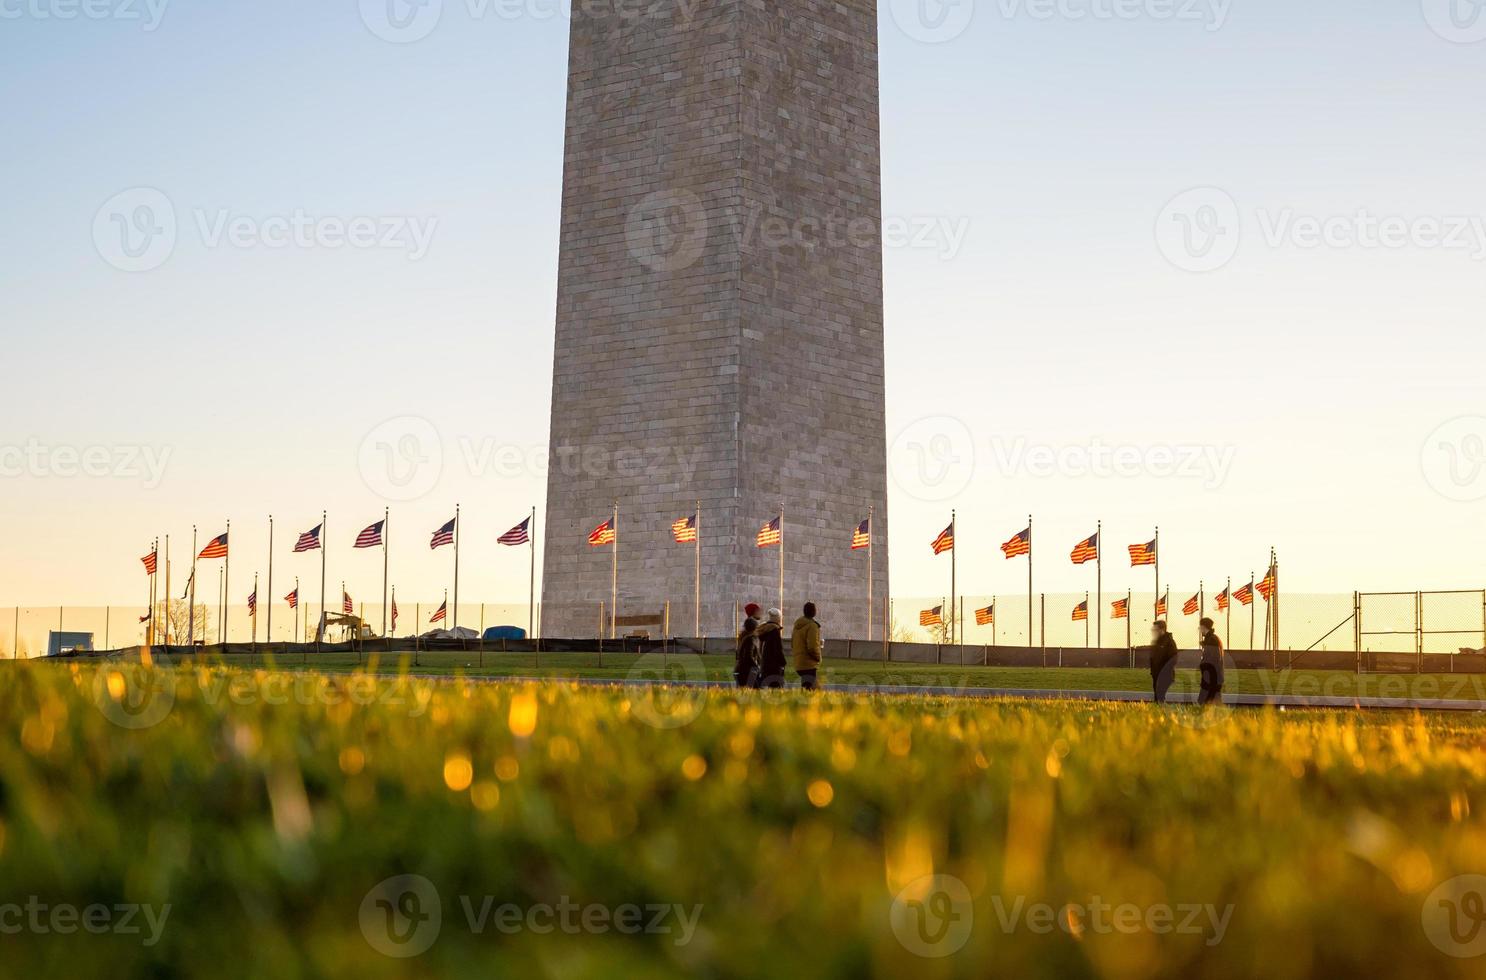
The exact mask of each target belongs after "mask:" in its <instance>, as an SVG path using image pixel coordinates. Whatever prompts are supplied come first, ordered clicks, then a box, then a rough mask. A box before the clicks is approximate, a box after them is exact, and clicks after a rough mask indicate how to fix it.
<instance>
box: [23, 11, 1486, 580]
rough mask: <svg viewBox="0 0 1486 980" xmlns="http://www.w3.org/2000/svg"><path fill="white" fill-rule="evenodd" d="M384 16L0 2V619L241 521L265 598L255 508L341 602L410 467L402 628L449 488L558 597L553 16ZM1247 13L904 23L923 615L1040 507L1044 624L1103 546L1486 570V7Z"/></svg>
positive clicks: (901, 261) (917, 559)
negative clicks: (535, 513)
mask: <svg viewBox="0 0 1486 980" xmlns="http://www.w3.org/2000/svg"><path fill="white" fill-rule="evenodd" d="M384 2H386V0H365V2H363V3H360V4H359V5H358V3H357V2H356V0H338V2H335V3H303V2H298V0H295V2H291V0H257V2H253V3H234V4H224V3H208V2H204V0H192V2H187V0H175V2H165V0H153V2H152V3H146V2H145V0H89V3H88V4H83V3H81V0H0V77H3V78H4V82H5V85H4V89H5V92H6V98H5V99H4V100H3V103H0V140H3V147H4V152H3V153H0V186H3V187H4V188H5V195H6V207H5V221H4V223H3V226H0V324H3V329H4V334H5V339H6V348H5V349H6V358H5V371H4V380H3V382H0V391H3V393H4V395H3V398H4V406H3V407H4V412H3V418H4V428H3V432H0V447H3V452H4V455H3V456H0V464H3V466H4V473H3V476H0V487H3V492H4V506H3V508H0V522H3V525H0V541H3V550H4V557H5V560H4V561H3V562H0V605H12V604H16V603H20V604H23V605H33V604H34V605H45V604H53V605H55V604H59V603H68V604H101V603H104V602H110V603H121V604H122V603H137V601H138V600H139V598H140V597H141V596H142V595H143V577H142V574H141V569H140V566H139V564H138V561H137V559H138V556H139V555H141V554H143V553H144V552H145V551H146V550H147V542H148V541H149V539H150V538H151V537H153V536H155V535H156V534H164V533H166V532H167V531H168V532H170V533H171V535H172V538H173V541H174V542H175V555H176V557H177V569H178V571H177V581H180V580H181V578H182V577H183V575H182V573H181V572H180V571H179V568H180V567H181V563H182V562H184V561H185V560H186V559H187V558H188V555H187V550H188V549H187V546H186V542H188V541H189V535H190V529H191V525H192V524H193V523H196V524H199V525H200V526H201V531H202V534H203V539H204V538H205V537H206V536H209V535H210V534H213V533H216V532H218V531H220V530H221V529H222V524H223V521H224V520H225V519H226V518H228V517H231V518H232V519H233V529H234V532H235V534H234V537H235V544H236V548H235V549H234V556H233V557H234V561H233V575H234V579H235V581H236V582H242V583H246V582H247V580H248V579H249V578H250V577H251V574H252V572H253V571H254V570H255V569H256V570H262V569H263V568H264V567H265V558H264V554H265V551H266V535H267V529H266V516H267V515H268V514H269V513H273V514H274V515H276V517H277V518H278V526H279V545H280V548H279V551H278V558H277V559H276V575H277V576H280V577H281V578H279V581H287V576H292V575H293V574H296V573H299V574H302V575H304V576H307V577H309V576H316V575H318V572H319V563H318V561H317V560H315V559H313V558H307V557H305V556H296V557H294V558H291V557H290V556H289V555H288V553H287V551H288V545H289V543H290V542H291V541H292V538H293V536H294V534H296V533H297V532H298V531H301V530H305V529H307V528H309V527H311V526H313V525H314V524H316V523H317V522H318V520H319V513H320V511H321V509H322V508H328V509H329V510H330V512H331V528H330V536H331V541H332V545H333V546H334V550H332V552H331V569H330V576H331V578H332V580H333V581H338V580H340V579H341V578H346V579H349V580H350V581H351V582H352V589H353V592H356V593H360V594H362V595H365V596H366V597H367V598H370V597H371V596H370V594H371V593H373V592H376V591H379V589H380V556H379V555H376V554H371V553H364V552H363V553H352V552H351V551H350V549H349V544H350V541H351V539H352V538H353V537H354V535H355V532H356V531H357V530H359V529H360V528H361V527H362V526H364V525H365V524H367V523H369V522H371V521H372V520H375V519H376V518H377V517H378V516H380V514H381V511H382V507H383V506H384V494H383V492H381V491H384V490H385V489H386V486H387V484H386V483H385V481H386V480H392V481H393V482H394V483H397V484H398V485H399V486H398V488H397V489H398V493H399V494H400V495H409V496H416V499H413V500H411V501H407V502H397V503H395V504H394V511H393V520H394V544H395V546H396V548H395V550H394V566H395V567H394V572H393V578H394V580H395V581H396V582H398V583H399V586H400V588H399V593H400V595H403V596H409V597H419V598H423V599H428V598H436V597H437V596H438V595H439V594H440V592H441V590H442V588H443V586H444V584H445V582H446V581H447V578H448V574H447V572H448V559H447V555H448V553H447V552H442V551H441V552H438V553H436V554H430V552H429V549H428V547H427V540H428V536H429V534H430V533H431V532H432V531H433V529H434V528H435V527H437V526H438V525H439V524H440V523H442V522H443V521H444V520H446V519H447V518H448V517H450V516H452V513H453V510H454V505H455V503H456V502H460V503H462V504H463V505H464V513H465V515H466V522H465V525H464V533H465V537H464V543H465V550H464V556H465V557H464V568H463V570H462V581H461V592H462V597H463V598H465V599H467V600H470V601H477V600H479V599H482V598H484V599H489V600H491V601H496V600H512V599H519V598H522V597H524V596H525V594H526V585H527V581H526V576H527V562H526V557H527V556H526V554H525V552H524V551H521V550H516V549H500V548H498V547H497V546H496V545H495V543H494V538H495V536H496V535H497V534H499V533H500V532H502V531H504V530H506V529H507V528H508V527H510V526H511V525H512V524H514V523H516V522H517V521H519V520H520V519H521V518H522V517H523V516H524V515H525V514H526V512H527V511H528V509H529V507H530V506H531V505H532V504H533V503H538V504H539V503H540V502H541V501H542V499H543V496H544V493H543V487H544V485H545V478H544V475H543V472H542V467H541V465H540V460H541V458H542V453H541V447H542V445H543V443H544V441H545V439H546V435H547V410H548V400H549V384H550V380H549V372H550V365H551V354H552V351H551V343H552V339H551V338H552V327H553V307H554V297H555V280H556V262H557V230H558V210H559V199H560V191H561V160H562V131H563V111H564V94H565V93H564V89H565V83H566V59H567V21H566V18H565V16H563V15H562V13H561V12H560V11H558V10H555V9H554V8H552V7H551V6H549V5H547V4H545V3H544V2H543V0H523V2H507V3H504V4H501V3H497V2H495V0H490V2H489V3H482V2H481V0H443V3H442V4H441V5H439V4H437V2H436V0H430V2H431V3H433V4H434V5H433V6H432V7H426V8H424V9H423V10H421V11H416V10H415V11H412V12H411V15H410V16H411V17H412V19H411V20H409V21H408V23H409V24H411V25H412V26H411V28H409V30H411V31H413V32H416V33H420V34H423V33H426V36H422V37H419V38H418V39H416V40H410V39H409V37H408V35H407V34H406V33H404V34H402V35H400V36H398V35H396V33H395V32H389V30H388V24H389V21H388V20H387V17H386V8H385V7H382V4H383V3H384ZM393 2H395V3H397V4H399V5H400V4H401V3H402V0H393ZM1217 3H1218V0H1202V2H1191V0H1144V2H1140V3H1135V2H1123V0H1122V2H1119V3H1117V2H1115V0H1058V2H1056V3H1049V2H1043V0H990V2H981V3H978V4H975V5H974V6H970V5H968V4H967V5H962V6H950V7H940V6H938V4H937V0H926V3H925V5H924V6H923V7H922V8H921V7H920V5H919V4H918V2H917V0H912V2H909V0H904V2H893V3H891V4H889V3H888V2H886V0H884V3H883V6H882V9H881V12H880V14H881V16H880V20H881V25H880V35H881V83H882V138H883V195H884V202H883V203H884V211H885V214H886V215H887V217H888V219H889V222H890V226H891V229H892V230H890V236H889V237H890V238H894V237H895V240H890V241H889V242H888V243H887V246H886V251H885V255H886V270H885V271H886V298H887V311H886V312H887V355H888V358H887V362H888V394H887V400H888V422H889V425H888V428H889V432H888V437H889V441H890V442H891V443H892V444H893V447H894V448H893V452H892V467H893V480H892V483H891V491H892V496H891V497H890V500H889V502H888V505H889V509H890V513H891V519H892V530H891V534H892V539H891V548H892V553H893V591H894V593H896V594H899V595H926V594H938V593H940V592H942V591H945V590H946V589H947V567H946V565H945V563H944V561H943V560H942V559H935V558H934V557H933V556H932V555H931V554H930V551H929V547H928V545H929V542H930V540H931V539H932V538H933V537H934V535H935V534H936V533H937V532H938V531H939V530H940V529H941V528H942V527H943V526H944V524H945V523H947V521H948V517H949V510H950V508H951V507H954V508H958V510H959V514H960V534H959V541H960V554H959V562H960V563H959V582H960V584H961V587H962V589H964V590H966V591H971V592H982V593H989V592H1002V593H1010V592H1014V591H1016V590H1018V589H1020V588H1023V587H1024V581H1025V578H1024V576H1025V570H1024V566H1023V565H1022V564H1021V562H1020V561H1017V562H1008V561H1004V560H1003V559H1002V557H1001V554H1000V552H999V551H998V550H997V548H996V546H997V545H998V544H999V543H1000V542H1001V541H1003V540H1005V539H1006V538H1007V537H1008V536H1010V535H1011V534H1012V533H1013V532H1015V531H1017V530H1019V529H1020V528H1021V527H1023V526H1024V524H1025V519H1026V515H1027V513H1028V512H1034V513H1035V514H1036V517H1037V529H1038V536H1037V542H1038V545H1039V548H1040V549H1041V550H1040V552H1039V569H1040V577H1041V582H1040V585H1041V586H1042V587H1045V588H1047V589H1048V590H1049V591H1073V590H1075V589H1082V588H1085V587H1087V585H1088V579H1089V575H1088V574H1086V572H1085V571H1083V570H1079V569H1075V568H1073V567H1072V566H1071V565H1069V563H1068V559H1067V553H1068V549H1069V548H1071V546H1072V545H1073V544H1074V542H1075V541H1077V540H1078V539H1079V538H1081V537H1083V536H1084V535H1086V534H1088V533H1090V532H1092V530H1093V526H1094V522H1095V520H1096V519H1100V518H1102V519H1103V520H1104V523H1105V531H1106V550H1107V553H1108V554H1110V555H1112V556H1113V555H1114V554H1115V552H1116V550H1118V551H1119V552H1121V553H1123V549H1124V545H1126V544H1128V543H1130V542H1134V541H1144V540H1146V539H1148V538H1149V537H1150V536H1151V528H1152V526H1153V525H1156V524H1159V525H1160V526H1161V533H1162V543H1163V567H1162V576H1163V578H1166V579H1168V580H1169V581H1170V582H1171V583H1172V585H1173V591H1174V592H1177V593H1182V594H1186V593H1188V592H1190V591H1192V589H1193V588H1194V587H1195V582H1196V580H1197V579H1198V578H1199V577H1205V578H1206V579H1207V580H1208V581H1209V582H1211V581H1214V580H1216V579H1220V578H1222V577H1223V576H1224V575H1227V574H1232V575H1234V576H1235V577H1239V576H1241V575H1246V574H1247V572H1248V570H1249V569H1250V568H1258V569H1261V570H1262V563H1263V561H1264V558H1265V555H1266V554H1267V550H1268V548H1269V546H1270V545H1275V546H1276V547H1278V548H1279V549H1280V553H1281V557H1282V559H1283V561H1284V563H1285V569H1286V575H1287V578H1286V583H1287V586H1288V587H1289V588H1291V589H1296V590H1304V591H1315V592H1329V591H1336V592H1349V591H1351V590H1353V589H1395V588H1396V589H1416V588H1430V587H1468V586H1473V587H1480V586H1482V585H1483V584H1486V569H1483V564H1482V559H1481V556H1482V554H1483V553H1486V519H1483V518H1486V500H1483V499H1481V498H1483V497H1486V449H1483V446H1486V441H1483V440H1486V419H1482V418H1481V416H1486V384H1483V363H1486V358H1483V355H1486V329H1483V327H1486V182H1483V181H1482V179H1481V174H1482V165H1483V161H1486V127H1482V125H1481V118H1482V116H1481V94H1482V92H1483V91H1486V15H1483V14H1482V11H1481V10H1480V9H1478V8H1475V7H1473V6H1472V4H1471V0H1458V2H1457V5H1456V7H1455V9H1454V10H1453V13H1454V18H1453V19H1452V18H1451V17H1450V16H1449V15H1450V13H1451V10H1450V9H1449V8H1448V6H1447V5H1446V4H1443V3H1440V4H1437V3H1436V2H1435V0H1423V3H1422V4H1421V3H1420V2H1419V0H1415V2H1408V0H1347V2H1341V0H1317V2H1309V3H1294V2H1293V0H1247V2H1245V0H1232V2H1231V4H1229V3H1224V4H1223V5H1222V6H1218V5H1217ZM402 12H404V13H407V12H408V11H406V10H404V11H402ZM432 15H437V16H436V17H433V19H428V20H419V19H418V18H420V17H423V18H427V17H430V16H432ZM1475 15H1481V16H1480V19H1479V20H1473V19H1472V17H1473V16H1475ZM369 25H370V26H369ZM389 33H393V34H394V37H395V38H396V39H395V40H392V41H389V40H387V39H385V38H384V37H383V36H379V35H387V34H389ZM1194 189H1196V190H1194ZM162 199H163V200H164V201H165V202H167V203H166V204H164V205H163V206H162V205H161V200H162ZM166 212H169V213H171V214H173V217H174V234H173V235H172V236H169V237H167V238H162V237H160V236H159V235H156V236H155V237H152V238H149V239H145V238H144V237H143V236H144V232H145V231H148V230H151V229H155V230H158V229H160V228H162V227H164V225H162V224H161V217H162V215H164V214H166ZM360 219H370V221H371V224H369V225H368V226H367V228H366V232H367V234H368V235H369V238H368V239H367V240H365V241H360V240H359V237H360V235H361V233H362V232H361V229H360ZM296 226H299V227H296ZM347 228H350V229H352V231H353V234H354V236H355V237H357V238H358V241H357V242H355V243H348V242H347V241H346V234H347ZM307 229H308V230H307ZM161 242H165V243H166V244H165V245H163V246H162V245H161ZM162 248H164V250H165V251H164V252H162V251H161V249H162ZM134 267H139V268H143V269H145V271H128V270H129V269H130V268H134ZM760 356H762V357H765V358H777V359H778V366H779V368H780V369H787V368H788V366H789V364H790V359H789V352H788V351H767V352H761V354H760ZM407 417H412V418H415V419H421V420H426V422H427V424H428V425H429V426H431V427H432V428H431V431H433V432H434V433H435V434H436V435H435V436H434V439H433V443H432V445H433V451H432V454H430V450H429V445H428V443H427V442H426V437H425V441H424V442H422V443H420V442H418V439H419V438H420V437H419V436H418V430H419V426H420V425H421V423H408V422H404V421H397V420H400V419H405V418H407ZM925 420H927V421H925ZM1441 426H1444V428H1443V429H1440V427H1441ZM1437 430H1438V431H1437ZM409 439H412V440H413V442H411V443H410V442H409V441H408V440H409ZM382 442H385V443H386V444H387V445H390V446H392V447H394V448H393V449H392V450H391V452H392V455H391V456H387V455H385V454H384V453H383V452H382V451H381V450H379V449H377V444H378V443H382ZM363 447H370V448H368V449H367V450H366V451H365V452H363ZM405 447H407V448H411V450H412V455H413V456H415V457H418V456H421V457H423V458H424V463H423V464H422V469H421V470H418V471H417V473H416V475H415V478H414V481H413V483H412V484H411V485H408V486H402V485H401V483H402V481H401V477H400V476H399V475H398V473H397V472H396V471H395V468H394V470H393V471H389V470H387V466H388V460H389V459H391V460H393V461H394V464H397V463H400V461H401V460H403V459H404V458H405V457H404V456H403V455H402V453H403V449H404V448H405ZM1116 448H1117V449H1119V450H1120V455H1119V456H1118V457H1117V461H1119V466H1118V472H1106V471H1105V470H1104V469H1102V468H1100V454H1101V453H1103V452H1104V451H1105V450H1106V449H1111V450H1112V449H1116ZM1168 450H1169V451H1170V453H1171V458H1170V459H1168V458H1167V457H1166V455H1165V453H1166V451H1168ZM73 453H82V454H83V456H84V458H86V459H88V460H90V462H89V465H88V466H87V467H86V469H87V471H88V472H80V471H79V470H80V469H82V468H81V467H79V466H78V464H77V463H76V461H75V460H74V459H73V456H72V454H73ZM1452 454H1453V455H1452ZM1046 456H1050V457H1051V458H1052V460H1053V461H1052V462H1051V464H1047V461H1046V459H1045V457H1046ZM971 460H973V466H971V465H969V463H970V461H971ZM1193 460H1197V461H1198V462H1196V463H1194V462H1193ZM920 464H922V467H921V465H920ZM1045 464H1046V465H1045ZM1452 465H1453V469H1452V468H1451V467H1452ZM1111 466H1113V461H1112V462H1111ZM157 467H158V472H156V468H157ZM389 473H390V474H391V475H388V476H384V475H379V474H389ZM404 491H405V492H404ZM1472 498H1474V499H1472ZM595 506H596V508H598V509H599V510H601V509H602V507H601V505H600V504H599V503H598V502H596V504H595ZM599 516H600V515H599V513H598V510H596V512H595V518H596V520H595V523H597V519H598V518H599ZM678 516H680V515H678ZM763 516H766V515H763ZM842 534H843V541H845V540H846V537H847V536H848V535H849V528H843V529H842ZM1123 565H1124V563H1123V562H1122V561H1119V560H1118V558H1116V559H1115V560H1113V561H1110V562H1106V569H1105V582H1106V588H1107V589H1109V590H1111V591H1114V590H1120V589H1123V588H1124V586H1125V585H1126V584H1130V583H1132V582H1133V583H1134V584H1135V585H1137V586H1144V585H1146V583H1147V578H1146V576H1145V574H1143V573H1141V574H1140V575H1139V576H1138V577H1136V574H1135V573H1132V572H1130V571H1129V570H1128V569H1127V568H1124V567H1122V566H1123ZM277 585H278V583H277V582H276V591H278V592H280V593H282V592H284V591H287V588H286V587H285V588H278V587H277ZM246 590H247V589H246V584H244V585H243V587H242V588H240V589H239V588H237V587H236V585H235V586H234V590H233V591H234V593H241V594H240V595H234V600H235V601H238V602H240V601H241V600H242V598H243V597H244V596H245V595H246Z"/></svg>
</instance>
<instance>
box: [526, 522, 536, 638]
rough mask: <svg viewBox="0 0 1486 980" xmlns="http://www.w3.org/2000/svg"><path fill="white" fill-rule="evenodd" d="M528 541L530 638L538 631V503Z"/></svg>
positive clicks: (528, 636) (527, 626)
mask: <svg viewBox="0 0 1486 980" xmlns="http://www.w3.org/2000/svg"><path fill="white" fill-rule="evenodd" d="M526 543H527V544H528V545H529V546H530V548H531V581H530V582H529V583H528V586H527V588H528V591H527V603H526V638H527V639H528V640H529V639H531V638H532V636H533V635H534V634H535V633H536V631H537V505H536V504H532V506H531V533H530V534H529V535H527V541H526Z"/></svg>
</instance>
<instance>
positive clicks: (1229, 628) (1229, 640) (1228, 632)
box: [1223, 575, 1233, 650]
mask: <svg viewBox="0 0 1486 980" xmlns="http://www.w3.org/2000/svg"><path fill="white" fill-rule="evenodd" d="M1223 591H1224V594H1225V595H1227V596H1228V608H1227V609H1225V610H1223V634H1224V635H1223V648H1224V649H1225V650H1226V649H1227V648H1228V647H1231V646H1232V645H1233V576H1232V575H1230V576H1228V587H1227V588H1226V589H1224V590H1223Z"/></svg>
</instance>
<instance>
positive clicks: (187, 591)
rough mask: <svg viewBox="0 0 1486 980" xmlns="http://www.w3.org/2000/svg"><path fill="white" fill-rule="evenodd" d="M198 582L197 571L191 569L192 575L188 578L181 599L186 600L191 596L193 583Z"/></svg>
mask: <svg viewBox="0 0 1486 980" xmlns="http://www.w3.org/2000/svg"><path fill="white" fill-rule="evenodd" d="M194 581H196V569H194V568H193V569H191V574H190V575H187V576H186V587H185V588H184V589H182V590H181V598H182V599H184V598H186V597H187V596H188V595H190V594H191V583H192V582H194Z"/></svg>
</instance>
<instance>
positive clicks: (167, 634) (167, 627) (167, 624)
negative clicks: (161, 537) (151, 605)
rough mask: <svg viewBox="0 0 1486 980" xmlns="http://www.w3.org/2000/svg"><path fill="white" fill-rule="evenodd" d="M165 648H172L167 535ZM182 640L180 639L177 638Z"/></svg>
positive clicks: (167, 537)
mask: <svg viewBox="0 0 1486 980" xmlns="http://www.w3.org/2000/svg"><path fill="white" fill-rule="evenodd" d="M163 616H164V619H165V646H166V647H167V648H169V646H170V535H168V534H167V535H165V609H164V610H163ZM176 639H180V637H176Z"/></svg>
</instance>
